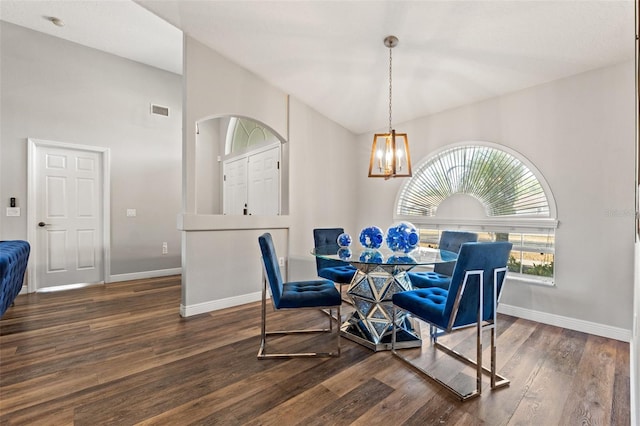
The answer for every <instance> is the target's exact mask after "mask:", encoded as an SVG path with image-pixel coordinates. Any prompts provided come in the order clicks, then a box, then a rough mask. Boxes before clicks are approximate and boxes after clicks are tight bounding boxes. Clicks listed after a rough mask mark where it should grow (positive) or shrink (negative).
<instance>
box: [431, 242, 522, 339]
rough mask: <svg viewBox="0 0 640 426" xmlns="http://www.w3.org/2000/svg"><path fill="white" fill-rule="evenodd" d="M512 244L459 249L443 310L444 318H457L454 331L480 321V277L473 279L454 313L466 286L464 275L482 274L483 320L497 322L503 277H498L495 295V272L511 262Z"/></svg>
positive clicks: (481, 244)
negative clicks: (467, 272) (494, 320)
mask: <svg viewBox="0 0 640 426" xmlns="http://www.w3.org/2000/svg"><path fill="white" fill-rule="evenodd" d="M512 246H513V244H511V243H509V242H506V241H496V242H481V243H478V242H475V243H464V244H462V246H461V247H460V253H459V255H458V260H457V261H456V266H455V268H454V271H453V276H452V277H451V285H450V286H449V294H448V296H447V301H446V305H445V309H444V315H445V317H449V318H450V317H451V315H452V314H455V322H454V323H453V328H456V327H462V326H465V325H469V324H475V323H476V322H477V318H478V299H479V294H480V293H479V292H478V289H479V287H480V286H479V276H478V275H470V276H469V278H468V279H467V283H466V286H465V288H464V291H463V292H462V297H461V299H460V304H459V305H458V309H457V312H453V309H454V304H455V299H456V295H457V294H458V290H459V289H460V287H461V286H462V284H463V281H464V277H465V272H466V271H473V270H483V271H484V272H483V274H482V275H483V277H484V278H483V289H484V292H483V304H482V306H483V308H482V309H483V317H482V318H483V320H485V321H488V320H491V319H492V318H494V299H495V300H496V305H497V298H498V297H499V295H500V292H501V291H502V285H503V283H504V277H505V275H506V271H505V272H504V273H499V274H498V281H497V282H496V293H495V294H494V290H493V284H494V270H496V269H497V268H505V267H506V266H507V262H508V260H509V253H510V252H511V247H512Z"/></svg>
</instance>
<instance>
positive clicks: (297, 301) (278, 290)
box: [258, 232, 342, 359]
mask: <svg viewBox="0 0 640 426" xmlns="http://www.w3.org/2000/svg"><path fill="white" fill-rule="evenodd" d="M258 243H259V244H260V251H261V252H262V264H263V267H264V276H263V287H262V327H261V340H260V349H259V350H258V358H259V359H265V358H291V357H327V356H339V355H340V327H337V326H336V327H335V332H334V327H333V318H332V317H331V315H329V328H323V329H304V330H300V329H298V330H279V331H267V306H266V299H267V283H268V284H269V289H270V291H271V302H272V304H273V308H274V309H275V310H280V309H329V310H332V309H336V311H337V313H336V315H337V318H340V306H341V304H342V299H341V297H340V293H339V292H338V290H337V289H336V287H335V285H334V283H333V282H332V281H330V280H325V279H320V280H312V281H292V282H283V281H282V274H281V273H280V267H279V266H278V256H277V255H276V250H275V247H274V245H273V239H272V238H271V234H269V233H268V232H267V233H265V234H262V235H261V236H260V237H258ZM327 332H328V333H331V332H334V334H335V339H336V343H337V347H336V349H335V350H334V351H331V352H304V353H300V352H298V353H267V336H270V335H282V334H297V333H327Z"/></svg>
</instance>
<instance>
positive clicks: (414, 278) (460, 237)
mask: <svg viewBox="0 0 640 426" xmlns="http://www.w3.org/2000/svg"><path fill="white" fill-rule="evenodd" d="M476 241H478V234H476V233H475V232H463V231H442V234H441V235H440V242H439V243H438V248H439V249H440V250H447V251H452V252H454V253H458V251H459V250H460V246H461V245H462V244H464V243H471V242H473V243H474V242H476ZM454 265H455V262H446V263H438V264H436V265H435V266H434V267H433V272H431V271H426V272H409V273H407V275H408V276H409V280H411V285H412V286H413V287H414V288H427V287H440V288H444V289H447V288H449V284H450V283H451V275H452V274H453V267H454Z"/></svg>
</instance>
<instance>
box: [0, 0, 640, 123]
mask: <svg viewBox="0 0 640 426" xmlns="http://www.w3.org/2000/svg"><path fill="white" fill-rule="evenodd" d="M140 6H142V7H140ZM148 11H151V12H153V13H148ZM43 16H57V17H59V18H61V19H63V20H64V21H65V22H66V26H65V27H63V28H58V27H55V26H53V25H52V24H51V23H50V22H48V21H46V20H45V19H43V18H42V17H43ZM160 18H161V19H160ZM0 19H2V20H5V21H8V22H13V23H15V24H17V25H22V26H25V27H28V28H32V29H34V30H37V31H42V32H46V33H48V34H52V35H56V36H58V37H62V38H66V39H68V40H71V41H75V42H77V43H82V44H86V45H89V46H90V47H94V48H96V49H101V50H105V51H108V52H110V53H113V54H116V55H119V56H123V57H127V58H129V59H133V60H137V61H139V62H143V63H148V64H151V65H153V66H157V67H159V68H162V69H166V70H169V71H172V72H178V73H179V72H181V65H182V57H181V54H182V53H181V50H182V41H181V39H182V36H181V32H180V30H182V31H185V32H186V33H188V34H189V36H190V37H193V38H195V39H197V40H198V41H200V42H201V43H203V44H205V45H208V46H209V47H211V48H212V49H214V50H216V51H218V52H220V53H221V54H223V55H224V56H226V57H228V58H229V59H231V60H233V61H234V62H236V63H238V64H240V65H241V66H243V67H245V68H247V69H249V70H251V71H252V72H254V73H255V74H257V75H259V76H261V77H262V78H264V79H265V80H266V81H268V82H270V83H271V84H273V85H275V86H276V87H279V88H280V89H282V90H283V91H285V92H286V93H290V94H291V95H293V96H295V97H296V98H298V99H300V100H301V101H303V102H305V103H306V104H308V105H310V106H311V107H313V108H314V109H316V110H317V111H319V112H321V113H322V114H324V115H326V116H327V117H329V118H331V119H332V120H334V121H336V122H337V123H340V124H342V125H343V126H344V127H346V128H348V129H350V130H351V131H353V132H354V133H363V132H369V131H372V130H374V129H380V128H385V126H386V123H387V122H388V110H387V108H388V50H387V49H386V48H385V47H384V45H383V42H382V40H383V39H384V37H385V36H386V35H389V34H394V35H396V36H397V37H398V38H399V39H400V43H399V45H398V47H396V48H394V50H393V64H394V65H393V119H394V124H397V123H402V122H403V121H407V120H411V119H414V118H417V117H421V116H425V115H428V114H432V113H435V112H438V111H442V110H445V109H449V108H454V107H457V106H461V105H464V104H468V103H471V102H476V101H479V100H482V99H487V98H491V97H495V96H498V95H502V94H505V93H509V92H513V91H516V90H521V89H524V88H526V87H531V86H534V85H538V84H542V83H545V82H548V81H552V80H555V79H559V78H563V77H567V76H570V75H574V74H577V73H580V72H584V71H587V70H591V69H596V68H600V67H603V66H607V65H611V64H615V63H619V62H622V61H625V60H631V59H633V55H634V50H635V35H634V10H633V0H610V1H562V0H557V1H504V0H495V1H482V0H471V1H449V0H442V1H427V0H424V1H402V0H385V1H378V0H376V1H322V0H309V1H286V0H284V1H259V0H254V1H247V0H237V1H214V0H136V3H134V2H132V1H130V0H95V1H70V0H65V1H63V0H47V1H16V0H2V1H1V2H0ZM167 23H168V24H167ZM169 24H170V25H169ZM178 28H179V29H180V30H178ZM132 40H135V41H132ZM399 130H401V129H399Z"/></svg>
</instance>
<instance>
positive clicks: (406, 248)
mask: <svg viewBox="0 0 640 426" xmlns="http://www.w3.org/2000/svg"><path fill="white" fill-rule="evenodd" d="M419 242H420V235H419V234H418V230H417V229H416V227H415V226H414V225H413V224H411V223H409V222H399V223H395V224H393V225H391V227H390V228H389V229H388V230H387V246H388V247H389V249H390V250H391V251H393V252H397V253H409V252H410V251H411V250H413V249H414V248H416V247H417V246H418V243H419Z"/></svg>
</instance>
